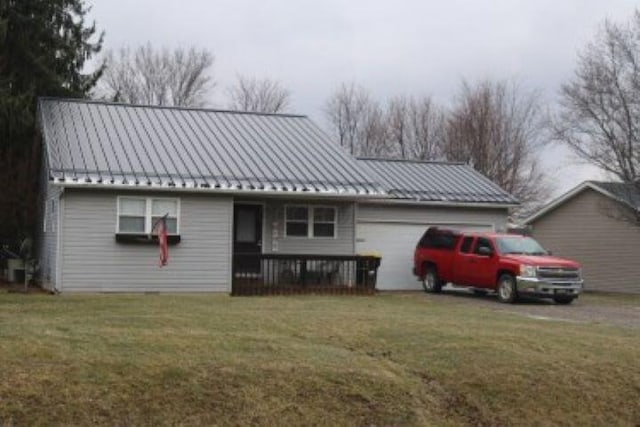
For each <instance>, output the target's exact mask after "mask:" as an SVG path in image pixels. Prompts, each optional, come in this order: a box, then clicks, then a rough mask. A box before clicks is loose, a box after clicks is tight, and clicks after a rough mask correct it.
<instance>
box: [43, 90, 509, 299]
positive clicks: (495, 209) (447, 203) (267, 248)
mask: <svg viewBox="0 0 640 427" xmlns="http://www.w3.org/2000/svg"><path fill="white" fill-rule="evenodd" d="M38 120H39V128H40V131H41V134H42V139H43V146H44V150H43V155H44V158H43V174H42V176H43V182H42V192H41V193H42V201H41V211H42V227H41V229H40V232H39V236H38V239H37V240H38V254H39V255H38V257H39V266H40V268H39V271H40V276H41V280H42V282H43V285H44V286H45V287H48V288H50V289H56V290H57V291H63V292H83V291H88V292H113V291H122V292H150V291H153V292H155V291H161V292H216V291H217V292H230V291H231V290H232V286H233V283H234V281H236V280H239V279H238V278H239V277H244V278H249V279H251V280H255V279H256V278H261V280H267V278H268V279H269V280H276V278H277V277H282V276H283V273H287V275H286V277H287V278H291V277H293V276H295V277H296V278H299V277H301V276H302V277H306V276H304V275H305V274H306V273H307V271H306V270H307V269H308V268H310V267H313V266H315V267H314V268H316V267H317V268H325V267H326V266H327V265H329V266H334V265H336V263H339V262H343V261H344V263H345V264H343V265H342V266H341V267H339V268H338V269H337V270H336V269H334V270H332V271H330V273H336V272H339V273H340V274H339V275H338V276H339V277H338V281H340V283H343V282H344V283H345V284H347V285H348V286H351V284H352V281H353V280H360V279H359V278H358V277H356V276H357V275H356V276H353V277H352V276H349V277H348V279H345V280H342V279H344V276H345V275H346V274H347V273H348V272H345V271H344V269H345V267H344V266H345V265H347V264H346V262H351V264H349V265H355V266H357V265H358V264H357V262H359V261H358V260H356V259H355V258H353V257H354V255H355V254H356V253H360V252H377V253H380V254H381V255H382V257H383V262H382V266H381V267H380V270H379V272H378V273H379V275H378V279H379V280H378V289H418V288H419V284H418V283H417V282H416V279H415V278H414V277H412V276H411V274H410V271H411V257H412V254H413V246H414V245H415V242H416V241H417V240H418V239H419V238H420V236H421V235H422V233H423V231H424V229H425V228H426V227H427V226H429V225H442V226H453V227H460V228H474V229H475V228H479V229H503V228H504V227H505V224H506V219H507V212H508V208H509V207H511V206H514V205H515V204H516V203H517V202H516V200H515V199H514V198H513V197H512V196H510V195H509V194H507V193H505V192H504V191H503V190H501V189H500V188H499V187H497V186H496V185H495V184H493V183H492V182H490V181H489V180H487V179H486V178H484V177H483V176H482V175H480V174H479V173H477V172H475V171H474V170H473V169H472V168H470V167H468V166H466V165H462V164H446V163H419V162H401V161H397V162H396V161H380V160H370V159H356V158H354V157H352V156H350V155H349V154H347V153H345V152H344V151H343V150H342V149H341V148H340V147H338V146H337V145H335V144H332V143H331V142H330V140H329V138H328V137H327V136H326V135H325V134H324V133H323V132H322V131H320V129H319V128H318V127H317V126H315V125H314V124H313V123H312V122H311V121H310V120H309V119H308V118H306V117H304V116H297V115H288V114H258V113H245V112H234V111H221V110H206V109H191V108H174V107H152V106H139V105H125V104H115V103H106V102H99V101H86V100H70V99H56V98H43V99H41V100H40V101H39V106H38ZM163 215H167V224H168V229H169V233H170V236H169V243H170V244H171V246H170V261H169V265H168V266H165V267H162V268H159V267H158V260H157V258H158V255H157V252H158V249H157V245H156V244H155V243H154V239H153V236H152V226H153V224H154V222H155V221H156V220H157V219H158V218H159V217H161V216H163ZM311 255H313V256H315V257H316V258H317V259H315V260H312V259H310V258H308V257H309V256H311ZM296 256H297V257H298V258H295V257H296ZM302 256H305V257H307V258H304V260H302V258H301V257H302ZM287 257H290V258H291V259H290V260H288V259H287ZM323 257H324V258H323ZM331 257H333V258H331ZM274 259H275V260H274ZM267 260H270V261H269V262H273V263H278V264H277V266H276V267H278V268H281V267H282V266H283V265H294V266H295V268H294V267H292V268H291V269H287V270H284V271H283V270H282V269H281V270H279V271H271V270H269V271H267V270H265V268H266V267H265V265H266V264H265V263H266V262H267ZM327 260H329V261H327ZM241 261H242V262H241ZM354 262H355V264H354ZM243 263H244V264H243ZM318 266H320V267H318ZM287 268H288V267H287ZM326 268H329V267H326ZM330 268H333V267H330ZM349 274H350V273H349ZM289 275H292V276H291V277H289ZM276 276H277V277H276ZM332 277H335V275H334V276H332ZM341 278H342V279H341Z"/></svg>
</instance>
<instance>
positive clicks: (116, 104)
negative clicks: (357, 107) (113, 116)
mask: <svg viewBox="0 0 640 427" xmlns="http://www.w3.org/2000/svg"><path fill="white" fill-rule="evenodd" d="M40 101H57V102H74V103H79V104H99V105H111V106H114V107H134V108H154V109H164V110H181V111H202V112H209V113H224V114H243V115H251V116H272V117H290V118H299V119H303V118H304V119H306V118H308V116H307V115H304V114H289V113H261V112H255V111H241V110H229V109H224V108H222V109H220V108H207V107H184V106H175V105H151V104H128V103H126V102H115V101H107V100H103V99H84V98H63V97H57V96H40V97H38V102H40Z"/></svg>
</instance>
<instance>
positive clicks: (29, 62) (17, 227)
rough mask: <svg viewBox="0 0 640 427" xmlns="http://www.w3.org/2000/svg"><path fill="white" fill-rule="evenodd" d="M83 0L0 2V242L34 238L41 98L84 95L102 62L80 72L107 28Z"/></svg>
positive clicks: (100, 42) (99, 70) (97, 73)
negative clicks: (90, 18)
mask: <svg viewBox="0 0 640 427" xmlns="http://www.w3.org/2000/svg"><path fill="white" fill-rule="evenodd" d="M88 12H89V7H88V6H87V5H86V3H85V1H84V0H0V240H5V241H7V240H15V239H18V238H22V237H24V236H27V235H33V232H34V231H35V230H34V227H35V219H36V212H37V206H36V201H37V192H38V178H39V177H38V175H39V171H40V167H39V166H40V157H41V156H40V141H39V138H38V133H37V129H36V105H37V98H38V97H40V96H61V97H85V96H86V95H87V94H88V93H89V91H90V90H91V89H92V88H93V87H94V85H95V84H96V82H97V80H98V79H99V78H100V75H101V74H102V71H103V67H98V69H97V70H95V71H93V72H90V73H83V68H84V66H85V63H86V61H87V60H89V59H90V58H91V57H92V56H94V55H95V54H96V53H98V52H99V51H100V49H101V47H102V40H103V36H104V33H100V34H97V31H96V27H95V23H93V24H91V25H88V24H87V23H86V21H85V18H86V15H87V13H88Z"/></svg>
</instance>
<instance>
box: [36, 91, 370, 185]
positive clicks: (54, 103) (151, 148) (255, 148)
mask: <svg viewBox="0 0 640 427" xmlns="http://www.w3.org/2000/svg"><path fill="white" fill-rule="evenodd" d="M39 119H40V124H41V129H42V133H43V136H44V140H45V143H46V150H47V155H48V157H47V160H48V166H49V174H50V179H52V180H54V181H57V182H62V183H77V184H82V183H88V184H104V185H131V186H149V187H154V186H155V187H157V186H162V187H178V188H198V189H212V188H213V189H232V190H267V191H290V192H317V193H329V194H356V195H361V194H371V195H375V194H381V193H382V190H381V189H380V186H379V185H378V184H376V183H375V182H374V180H372V179H371V177H370V176H368V175H367V173H366V172H365V171H364V170H363V168H362V167H361V166H359V165H358V163H357V161H356V160H355V159H354V158H353V157H351V156H350V155H348V154H347V153H346V152H344V151H343V150H342V149H341V148H340V147H338V146H337V145H336V144H333V143H331V142H330V140H329V138H328V137H327V136H326V135H325V134H324V133H323V132H322V131H320V129H319V128H318V127H317V126H315V125H314V124H313V123H312V122H311V120H309V119H308V118H307V117H304V116H296V115H285V114H277V115H276V114H254V113H243V112H234V111H220V110H204V109H190V108H173V107H153V106H136V105H125V104H115V103H106V102H97V101H85V100H70V99H55V98H43V99H40V102H39Z"/></svg>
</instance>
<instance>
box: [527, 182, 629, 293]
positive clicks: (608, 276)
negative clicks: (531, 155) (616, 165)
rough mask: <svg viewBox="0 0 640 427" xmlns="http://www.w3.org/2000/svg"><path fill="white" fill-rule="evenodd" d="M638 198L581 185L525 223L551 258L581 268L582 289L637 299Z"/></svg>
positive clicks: (608, 186)
mask: <svg viewBox="0 0 640 427" xmlns="http://www.w3.org/2000/svg"><path fill="white" fill-rule="evenodd" d="M639 220H640V192H638V190H637V188H636V187H634V186H631V185H629V184H623V183H619V182H599V181H587V182H584V183H582V184H580V185H578V186H577V187H575V188H574V189H572V190H571V191H569V192H567V193H566V194H564V195H562V196H560V197H559V198H557V199H556V200H554V201H552V202H551V203H549V204H548V205H547V206H545V207H544V208H542V209H541V210H539V211H538V212H536V213H535V214H533V215H532V216H531V217H529V218H527V219H526V220H525V223H526V224H528V225H529V228H530V233H531V234H532V235H533V237H535V238H536V239H537V240H538V241H539V242H540V243H541V244H542V245H543V246H544V247H545V248H547V249H549V250H551V251H552V252H553V253H554V254H557V255H560V256H564V257H567V258H573V259H575V260H576V261H578V262H580V263H581V264H582V267H583V276H584V279H585V289H586V290H592V291H608V292H628V293H640V282H639V281H638V260H640V222H639Z"/></svg>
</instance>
